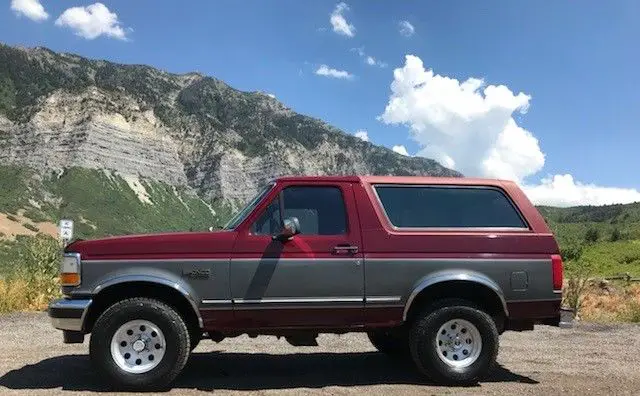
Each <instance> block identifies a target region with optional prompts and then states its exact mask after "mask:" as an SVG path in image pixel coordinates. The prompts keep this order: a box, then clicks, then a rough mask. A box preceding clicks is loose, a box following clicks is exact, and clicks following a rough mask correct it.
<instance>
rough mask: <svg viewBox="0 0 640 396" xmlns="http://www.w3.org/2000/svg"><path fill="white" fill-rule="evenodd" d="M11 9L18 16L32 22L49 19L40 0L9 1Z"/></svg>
mask: <svg viewBox="0 0 640 396" xmlns="http://www.w3.org/2000/svg"><path fill="white" fill-rule="evenodd" d="M11 9H12V10H13V11H14V12H15V13H16V15H18V16H25V17H27V18H29V19H31V20H32V21H36V22H42V21H44V20H46V19H48V18H49V14H47V12H46V11H45V10H44V7H43V6H42V4H40V0H11Z"/></svg>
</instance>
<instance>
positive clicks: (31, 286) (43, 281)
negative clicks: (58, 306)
mask: <svg viewBox="0 0 640 396" xmlns="http://www.w3.org/2000/svg"><path fill="white" fill-rule="evenodd" d="M14 250H15V251H14V252H13V253H14V256H13V257H12V259H13V260H14V262H13V263H12V265H11V266H10V267H9V268H10V271H9V272H8V275H7V276H6V277H5V278H4V279H0V312H11V311H21V310H42V309H45V308H46V306H47V304H48V303H49V301H50V300H51V299H53V298H55V297H58V296H59V295H60V288H59V284H58V268H59V260H60V247H59V246H58V242H57V241H56V240H55V239H53V238H51V237H49V236H46V235H43V234H39V235H37V236H35V237H29V239H27V240H22V243H21V244H20V245H18V246H17V247H16V249H14Z"/></svg>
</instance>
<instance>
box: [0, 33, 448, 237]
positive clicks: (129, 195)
mask: <svg viewBox="0 0 640 396" xmlns="http://www.w3.org/2000/svg"><path fill="white" fill-rule="evenodd" d="M356 107H357V106H356ZM353 111H357V108H356V109H355V110H353ZM286 174H306V175H325V174H384V175H391V174H395V175H433V176H460V174H458V173H457V172H455V171H452V170H450V169H447V168H445V167H443V166H441V165H440V164H438V163H437V162H435V161H433V160H430V159H426V158H420V157H405V156H402V155H399V154H397V153H394V152H393V151H391V150H389V149H387V148H384V147H381V146H376V145H374V144H371V143H369V142H364V141H362V140H361V139H358V138H356V137H354V136H352V135H349V134H346V133H344V132H342V131H340V130H339V129H337V128H335V127H332V126H330V125H328V124H326V123H324V122H322V121H321V120H318V119H315V118H311V117H307V116H304V115H301V114H297V113H295V112H294V111H293V110H291V109H289V108H288V107H286V106H285V105H283V104H282V103H280V102H279V101H278V100H276V99H275V98H273V97H271V96H269V95H266V94H264V93H261V92H242V91H238V90H236V89H234V88H232V87H230V86H228V85H227V84H225V83H224V82H222V81H220V80H218V79H215V78H213V77H208V76H203V75H201V74H198V73H187V74H182V75H178V74H171V73H167V72H164V71H161V70H158V69H154V68H152V67H149V66H142V65H121V64H115V63H111V62H107V61H103V60H90V59H86V58H83V57H80V56H77V55H72V54H65V53H55V52H53V51H50V50H48V49H46V48H16V47H9V46H5V45H1V44H0V187H2V196H1V197H0V213H4V215H1V216H0V232H5V231H6V232H5V234H7V233H8V234H16V233H21V232H22V231H24V232H25V233H28V232H29V230H31V232H35V231H33V229H38V228H39V227H41V226H42V227H44V224H46V223H48V222H49V223H50V222H57V220H58V219H60V218H61V217H69V218H72V219H74V220H76V223H77V224H79V226H80V229H79V231H80V235H82V236H95V235H105V234H115V233H128V232H146V231H161V230H174V229H202V228H203V227H205V226H207V225H210V224H213V223H215V222H220V221H223V220H224V219H225V218H226V217H228V216H229V213H230V212H231V211H232V210H233V209H234V208H237V207H238V206H239V205H240V204H241V203H242V202H244V201H246V200H247V199H248V198H250V196H252V195H253V194H255V192H256V191H257V189H258V188H259V187H260V186H261V185H263V184H264V183H265V182H266V181H267V180H269V179H272V178H274V177H277V176H280V175H286ZM7 215H10V216H11V217H12V218H13V219H16V221H14V220H8V221H13V222H14V223H16V224H14V225H15V227H13V228H11V227H8V226H7V224H6V221H5V222H4V223H5V226H4V228H5V231H3V228H2V227H3V226H2V224H3V222H2V219H3V216H4V217H6V216H7ZM5 220H6V219H5ZM36 223H37V224H36ZM39 224H41V225H39ZM9 225H11V224H9ZM16 227H18V228H20V227H22V228H20V229H18V230H17V231H16ZM7 230H8V231H7ZM12 230H13V231H12ZM25 230H26V231H25Z"/></svg>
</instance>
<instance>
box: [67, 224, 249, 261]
mask: <svg viewBox="0 0 640 396" xmlns="http://www.w3.org/2000/svg"><path fill="white" fill-rule="evenodd" d="M235 237H236V233H235V232H233V231H215V232H180V233H158V234H143V235H126V236H117V237H108V238H100V239H91V240H76V241H74V242H72V243H71V244H69V245H67V247H66V248H65V252H74V253H80V256H81V257H82V259H83V260H100V259H165V258H211V257H213V256H216V255H222V254H226V255H228V254H230V253H231V249H232V248H233V242H234V241H235Z"/></svg>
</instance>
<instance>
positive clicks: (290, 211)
mask: <svg viewBox="0 0 640 396" xmlns="http://www.w3.org/2000/svg"><path fill="white" fill-rule="evenodd" d="M282 194H283V199H284V216H283V217H284V218H287V217H297V218H298V220H299V221H300V230H301V234H308V235H340V234H346V233H347V215H346V212H345V208H344V200H343V199H342V192H341V191H340V189H339V188H338V187H323V186H293V187H288V188H285V189H284V191H283V192H282Z"/></svg>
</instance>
